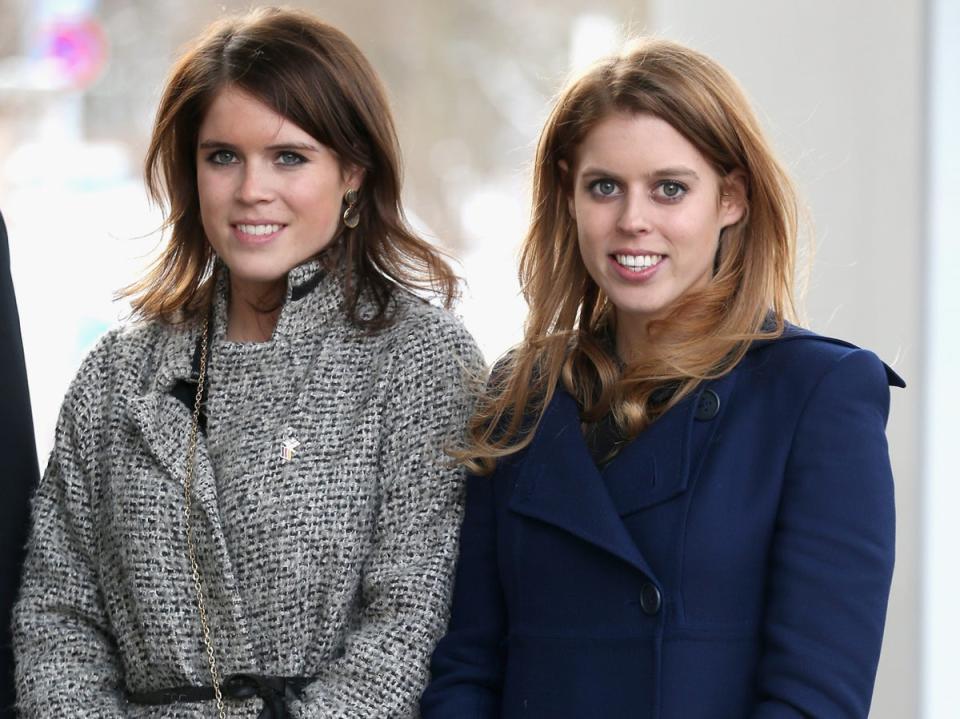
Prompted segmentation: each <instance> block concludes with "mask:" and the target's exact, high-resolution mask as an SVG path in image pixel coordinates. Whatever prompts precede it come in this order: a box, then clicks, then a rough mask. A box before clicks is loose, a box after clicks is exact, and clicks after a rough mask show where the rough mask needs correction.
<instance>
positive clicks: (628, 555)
mask: <svg viewBox="0 0 960 719" xmlns="http://www.w3.org/2000/svg"><path fill="white" fill-rule="evenodd" d="M578 414H579V413H578V410H577V404H576V402H575V401H574V399H573V397H571V396H570V395H569V394H568V393H566V392H564V391H563V390H558V391H557V392H556V394H555V395H554V397H553V400H552V401H551V402H550V405H549V406H548V407H547V411H546V413H545V414H544V416H543V419H542V420H541V421H540V426H539V427H538V428H537V432H536V435H535V436H534V439H533V441H532V442H531V445H530V448H529V450H528V451H527V452H526V456H525V458H524V460H523V464H522V466H521V467H520V468H519V475H518V477H517V485H516V487H515V489H514V492H513V495H512V497H511V499H510V505H509V506H510V509H511V510H512V511H514V512H516V513H518V514H522V515H524V516H527V517H531V518H533V519H537V520H540V521H543V522H548V523H550V524H553V525H555V526H557V527H560V528H561V529H564V530H565V531H567V532H570V533H571V534H573V535H575V536H577V537H579V538H581V539H583V540H585V541H587V542H590V543H591V544H594V545H596V546H597V547H600V548H601V549H604V550H606V551H607V552H609V553H611V554H613V555H615V556H617V557H619V558H620V559H622V560H623V561H625V562H627V563H628V564H630V565H631V566H633V567H635V568H636V569H639V570H640V571H641V572H643V573H644V574H646V575H647V576H649V577H654V576H655V575H654V573H653V571H652V570H651V568H650V566H649V564H648V563H647V561H646V559H644V557H643V555H642V554H641V553H640V550H639V549H637V546H636V544H635V543H634V542H633V540H632V539H631V538H630V534H629V533H628V532H627V529H626V527H625V526H624V524H623V522H622V520H621V519H620V516H619V515H618V513H617V510H616V508H615V507H614V504H613V501H612V500H611V498H610V494H609V493H608V492H607V490H606V488H605V487H604V484H603V479H602V478H601V476H600V472H599V471H598V470H597V467H596V465H595V464H594V462H593V458H592V457H591V456H590V453H589V452H588V451H587V448H586V445H585V443H584V441H583V436H582V434H581V432H580V421H579V416H578Z"/></svg>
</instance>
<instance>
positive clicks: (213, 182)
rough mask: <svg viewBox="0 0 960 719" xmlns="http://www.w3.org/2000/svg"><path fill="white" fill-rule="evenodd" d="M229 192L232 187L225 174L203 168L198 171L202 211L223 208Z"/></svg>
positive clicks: (198, 192)
mask: <svg viewBox="0 0 960 719" xmlns="http://www.w3.org/2000/svg"><path fill="white" fill-rule="evenodd" d="M229 193H230V188H229V187H228V185H227V178H226V177H225V176H222V175H221V174H218V173H214V172H210V171H205V170H203V169H200V170H199V171H198V172H197V198H198V199H199V201H200V211H201V213H204V212H213V211H216V210H217V209H220V208H222V207H223V205H224V204H225V202H226V197H227V196H228V195H229Z"/></svg>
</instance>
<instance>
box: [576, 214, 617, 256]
mask: <svg viewBox="0 0 960 719" xmlns="http://www.w3.org/2000/svg"><path fill="white" fill-rule="evenodd" d="M574 220H575V222H576V225H577V239H578V241H579V243H580V248H581V250H582V251H583V252H585V253H587V252H596V251H598V250H600V249H602V247H603V245H604V240H605V239H606V237H607V235H608V234H609V232H610V229H611V227H612V226H613V225H614V224H615V221H614V220H613V219H612V213H611V212H610V211H609V210H608V209H607V208H605V207H596V206H585V205H584V204H580V205H579V206H578V208H577V212H576V214H575V216H574Z"/></svg>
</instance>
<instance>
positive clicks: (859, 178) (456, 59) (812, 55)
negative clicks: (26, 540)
mask: <svg viewBox="0 0 960 719" xmlns="http://www.w3.org/2000/svg"><path fill="white" fill-rule="evenodd" d="M255 4H256V3H249V2H243V3H240V2H232V1H231V2H207V1H206V0H150V1H149V2H148V1H147V0H123V1H121V0H0V209H2V211H3V214H4V216H5V217H6V221H7V226H8V229H9V233H10V241H11V256H12V263H13V275H14V281H15V285H16V291H17V296H18V302H19V307H20V314H21V322H22V328H23V336H24V344H25V351H26V357H27V364H28V373H29V377H30V385H31V386H30V390H31V394H32V399H33V407H34V414H35V424H36V430H37V435H38V436H37V443H38V449H39V452H40V457H41V465H43V464H44V463H45V461H46V456H47V453H48V452H49V449H50V446H51V444H52V435H53V427H54V423H55V420H56V414H57V411H58V408H59V404H60V401H61V399H62V397H63V394H64V392H65V390H66V387H67V384H68V383H69V381H70V379H71V377H72V375H73V373H74V372H75V371H76V368H77V366H78V364H79V362H80V360H81V358H82V357H83V355H84V353H85V352H86V351H87V350H88V349H89V347H90V345H91V343H92V342H93V341H95V339H96V338H97V337H99V336H100V335H101V334H102V333H103V332H104V331H105V330H106V329H107V328H109V327H110V326H112V325H114V324H116V323H117V322H118V321H120V320H121V319H122V318H123V317H124V315H125V314H126V312H127V307H126V306H125V305H124V304H123V303H116V302H113V300H112V297H113V292H114V291H116V290H117V289H119V288H120V287H122V286H124V285H126V284H127V283H129V282H130V281H132V280H133V279H134V278H136V277H137V276H138V275H139V273H140V272H141V271H142V270H143V268H144V267H145V266H146V264H147V263H148V261H149V259H150V258H151V257H152V256H153V253H154V252H156V250H157V248H158V246H159V243H160V241H161V236H160V234H159V231H158V228H159V226H160V224H161V220H162V218H161V216H160V214H159V212H158V210H157V209H156V208H155V207H151V206H150V205H149V204H148V203H147V200H146V197H145V194H144V191H143V186H142V182H141V179H140V169H141V162H142V158H143V153H144V150H145V147H146V143H147V138H148V133H149V130H150V125H151V122H152V118H153V112H154V109H155V105H156V102H157V99H158V96H159V92H160V88H161V86H162V83H163V80H164V76H165V74H166V72H167V69H168V68H169V66H170V64H171V63H172V61H173V59H174V58H175V57H176V54H177V50H178V48H180V47H181V46H182V45H183V43H185V42H186V41H187V40H188V39H189V38H191V37H192V36H193V35H195V34H196V33H197V32H198V31H199V30H200V29H201V28H202V27H203V26H205V25H206V24H207V23H208V22H210V21H211V20H213V19H215V18H217V17H219V16H221V15H222V14H224V13H233V12H238V11H242V10H245V9H247V8H248V7H250V6H251V5H255ZM296 4H297V5H299V6H301V7H304V8H306V9H309V10H312V11H314V12H316V13H318V14H319V15H320V16H321V17H322V18H324V19H326V20H327V21H329V22H331V23H333V24H334V25H337V26H338V27H340V28H341V29H343V30H344V31H346V32H347V34H348V35H350V36H351V37H352V38H353V39H354V40H355V41H356V42H357V43H358V44H359V45H360V47H361V48H362V49H363V50H364V51H365V52H366V54H367V55H368V57H369V58H370V60H371V61H372V62H373V64H374V66H375V67H376V68H377V69H378V71H379V72H380V73H381V75H382V77H383V79H384V81H385V83H386V85H387V88H388V91H389V94H390V96H391V100H392V103H393V107H394V109H395V113H396V116H397V120H398V125H399V133H400V139H401V144H402V146H403V149H404V156H405V166H406V186H405V200H406V206H407V208H408V210H409V211H410V214H411V216H412V218H413V220H414V222H415V224H416V225H417V227H418V228H420V229H421V230H422V231H423V232H424V233H425V234H427V235H429V236H430V237H431V238H433V239H434V240H435V241H436V242H437V243H439V244H441V245H443V246H445V247H447V248H448V249H449V250H451V251H452V252H453V253H454V254H455V256H456V257H457V258H458V259H459V262H460V266H459V271H460V273H461V274H462V275H463V277H464V278H465V279H466V281H467V288H466V291H465V296H464V299H463V301H462V303H461V304H460V306H459V309H458V312H459V313H460V314H461V315H462V317H463V319H464V321H465V322H466V324H467V326H468V328H469V329H470V330H471V331H472V332H473V333H474V335H475V336H476V337H477V339H478V341H479V342H480V344H481V346H482V348H483V350H484V352H485V354H486V357H487V360H488V361H493V360H494V359H495V358H496V357H497V356H498V355H499V354H500V353H502V352H503V351H504V350H505V349H506V348H507V347H509V346H510V345H511V344H513V343H514V342H516V341H517V340H518V339H519V337H520V330H521V324H522V320H523V316H524V304H523V302H522V300H521V298H520V297H519V295H518V287H517V281H516V250H517V247H518V244H519V241H520V239H521V238H522V236H523V231H524V226H525V223H526V218H527V214H528V196H529V191H528V184H529V164H530V162H531V159H532V157H533V150H534V145H535V141H536V135H537V132H538V130H539V128H540V126H541V124H542V123H543V121H544V119H545V117H546V112H547V107H548V104H549V101H550V98H551V97H552V95H553V94H554V93H555V92H556V91H557V90H558V88H559V86H560V84H561V83H562V81H563V79H564V78H565V77H566V76H567V75H568V73H569V72H570V71H571V70H576V69H577V68H579V67H582V66H584V65H585V64H588V63H589V62H590V61H592V60H594V59H595V58H597V57H599V56H601V55H604V54H606V53H609V52H611V51H614V50H616V49H617V48H618V46H619V45H620V43H621V41H622V39H623V38H624V36H626V35H628V34H637V33H654V34H657V35H661V36H664V37H669V38H672V39H675V40H680V41H682V42H686V43H688V44H690V45H693V46H694V47H697V48H699V49H701V50H703V51H705V52H706V53H708V54H710V55H712V56H713V57H715V58H716V59H717V60H719V61H720V62H721V63H722V64H724V65H725V66H726V67H727V68H728V69H730V70H731V71H732V72H733V73H734V74H735V75H736V76H737V77H738V78H739V79H740V81H741V82H742V84H743V85H744V87H745V88H746V90H747V92H748V94H749V95H750V96H751V97H752V99H753V101H754V103H755V105H756V108H757V110H758V111H759V113H760V116H761V118H762V119H763V121H764V123H765V125H766V128H767V130H768V132H769V133H770V136H771V138H772V140H773V142H774V144H775V146H776V147H777V149H778V150H779V152H780V153H781V156H782V158H783V160H784V161H785V162H786V164H787V166H788V167H789V168H790V170H791V171H792V173H793V176H794V178H795V179H796V180H797V182H798V185H799V186H800V189H801V192H802V193H803V195H804V198H805V200H806V201H807V203H808V205H809V211H810V217H811V218H812V220H813V227H812V228H811V229H812V233H811V234H812V236H813V237H814V238H815V241H814V245H815V248H814V249H815V253H814V254H813V257H814V259H813V262H812V270H811V273H810V275H811V280H810V282H809V288H808V291H807V294H806V301H805V307H806V321H807V324H809V325H810V326H811V327H812V328H813V329H815V330H818V331H820V332H823V333H826V334H830V335H835V336H839V337H843V338H845V339H848V340H851V341H853V342H856V343H858V344H860V345H862V346H866V347H869V348H870V349H873V350H874V351H876V352H877V353H878V354H879V355H880V356H881V357H882V358H883V359H884V360H886V361H887V362H888V363H890V364H891V365H893V367H894V368H895V369H896V370H897V371H898V372H899V373H900V374H901V375H902V376H903V377H904V378H905V379H906V380H907V383H908V389H907V390H906V391H901V390H895V391H894V392H893V398H892V402H893V406H892V410H891V419H890V424H889V438H890V444H891V455H892V458H893V463H894V473H895V476H896V479H897V503H898V556H897V568H896V574H895V577H894V589H893V594H892V597H891V603H890V609H889V616H888V623H887V633H886V638H885V644H884V651H883V656H882V660H881V667H880V673H879V676H878V679H877V688H876V692H875V698H874V707H873V711H872V714H871V717H874V719H905V718H908V717H922V718H923V719H947V718H948V717H957V716H960V714H958V713H957V706H960V699H958V698H957V696H956V691H957V684H958V680H960V658H958V650H957V647H958V646H960V612H958V609H960V577H958V571H957V569H956V565H957V564H958V562H957V559H955V557H954V555H955V554H956V553H958V550H960V521H957V518H955V517H954V516H953V513H952V509H953V508H955V507H960V482H958V481H957V480H958V479H960V472H958V471H957V470H956V467H955V465H956V462H954V461H952V460H953V456H952V454H951V453H950V452H949V448H950V443H951V442H952V441H954V436H955V435H956V433H957V430H958V429H960V419H958V408H960V379H958V377H957V376H956V372H955V371H954V370H955V368H956V367H958V366H960V339H958V332H956V329H957V322H958V320H957V319H956V318H957V317H958V316H960V247H958V245H957V243H956V242H955V241H954V240H955V238H956V237H957V236H958V233H960V208H958V203H957V197H960V139H958V136H957V131H956V128H957V127H960V82H958V81H957V75H958V73H960V42H958V40H960V3H958V2H956V1H955V0H927V1H926V2H922V1H919V0H917V1H916V2H911V1H909V0H873V1H869V0H843V1H842V2H835V1H829V2H828V0H808V1H807V2H803V3H798V2H793V1H792V0H766V1H761V0H725V1H724V2H722V3H719V2H711V1H710V0H633V1H632V2H627V1H626V0H591V2H589V3H587V2H583V1H582V0H581V1H579V2H574V0H550V2H546V0H544V1H543V2H537V1H536V0H509V1H508V0H482V1H481V0H456V1H453V0H448V1H443V2H442V1H441V0H432V1H431V0H404V1H402V2H378V1H376V0H351V1H350V2H345V1H343V2H337V1H333V0H331V1H327V2H321V1H314V2H306V1H304V2H298V3H296ZM951 327H953V328H954V330H953V331H951V330H950V328H951Z"/></svg>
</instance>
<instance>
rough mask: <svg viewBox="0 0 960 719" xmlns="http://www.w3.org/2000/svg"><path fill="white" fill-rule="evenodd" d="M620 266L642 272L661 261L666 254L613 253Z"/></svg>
mask: <svg viewBox="0 0 960 719" xmlns="http://www.w3.org/2000/svg"><path fill="white" fill-rule="evenodd" d="M612 257H613V259H614V260H616V262H617V264H618V265H620V266H621V267H624V268H626V269H628V270H632V271H633V272H642V271H643V270H647V269H650V268H651V267H654V266H655V265H659V264H660V263H661V262H663V260H664V258H665V257H666V255H613V256H612Z"/></svg>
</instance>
